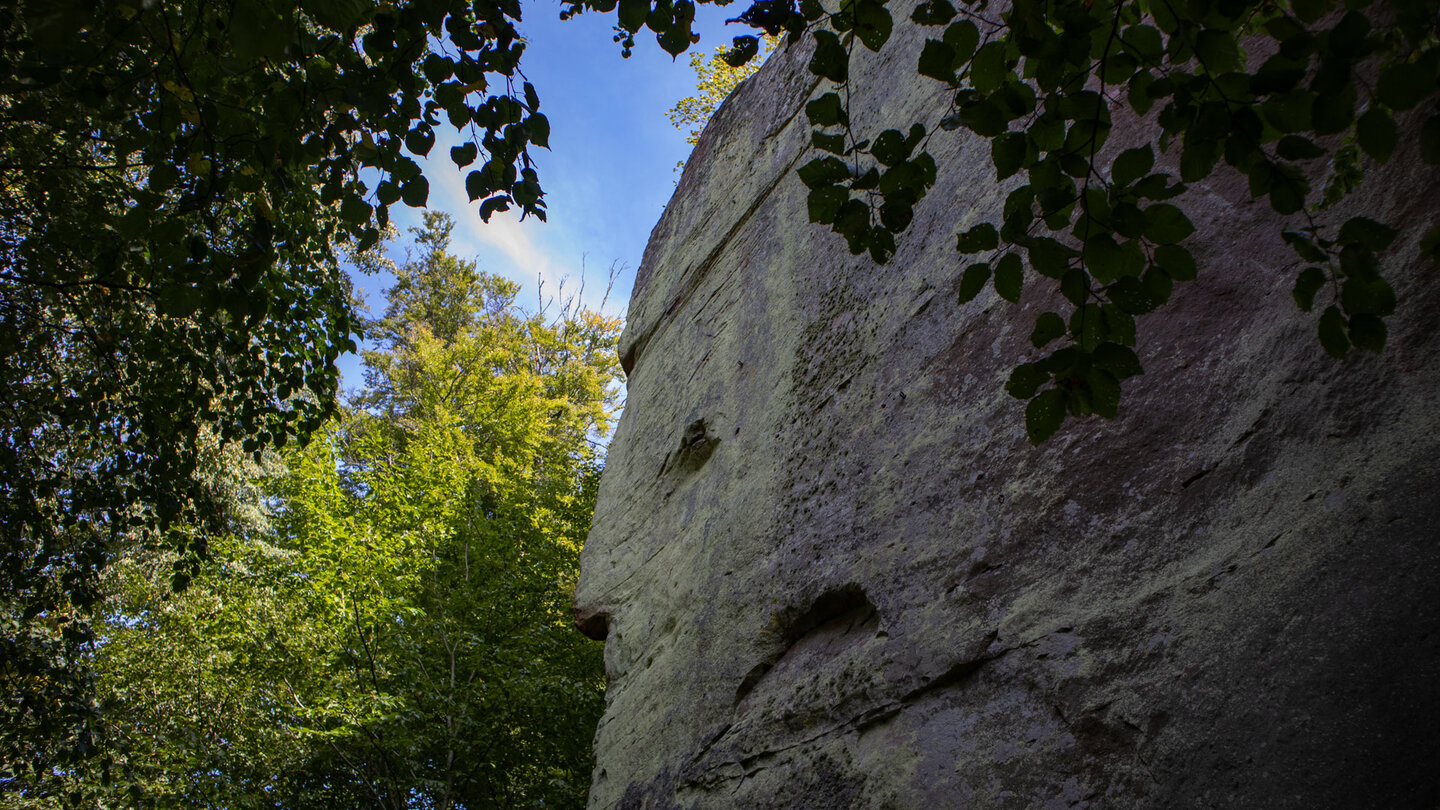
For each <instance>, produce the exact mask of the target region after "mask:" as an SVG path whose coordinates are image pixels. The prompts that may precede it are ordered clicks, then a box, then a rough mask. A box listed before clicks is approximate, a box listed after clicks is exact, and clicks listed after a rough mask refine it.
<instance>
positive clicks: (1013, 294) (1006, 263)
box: [995, 252, 1025, 304]
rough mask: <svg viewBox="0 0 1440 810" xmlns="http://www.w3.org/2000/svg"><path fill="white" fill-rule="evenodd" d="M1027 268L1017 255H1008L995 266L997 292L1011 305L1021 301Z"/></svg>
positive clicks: (1001, 258)
mask: <svg viewBox="0 0 1440 810" xmlns="http://www.w3.org/2000/svg"><path fill="white" fill-rule="evenodd" d="M1024 279H1025V266H1024V264H1023V263H1022V262H1021V261H1020V256H1019V255H1018V254H1016V253H1013V252H1012V253H1006V254H1005V255H1004V256H1001V257H1000V261H999V262H998V263H997V264H996V265H995V292H996V293H998V294H999V295H1000V297H1001V298H1004V299H1005V300H1006V301H1009V302H1010V303H1012V304H1013V303H1015V302H1017V301H1019V300H1020V292H1021V285H1022V283H1023V282H1024Z"/></svg>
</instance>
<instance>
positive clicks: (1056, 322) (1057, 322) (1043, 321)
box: [1030, 312, 1065, 349]
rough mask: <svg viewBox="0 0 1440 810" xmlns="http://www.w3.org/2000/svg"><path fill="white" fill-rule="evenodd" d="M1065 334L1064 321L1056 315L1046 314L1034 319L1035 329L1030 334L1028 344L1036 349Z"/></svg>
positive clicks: (1052, 313)
mask: <svg viewBox="0 0 1440 810" xmlns="http://www.w3.org/2000/svg"><path fill="white" fill-rule="evenodd" d="M1064 334H1065V320H1064V319H1063V318H1061V317H1060V316H1059V315H1058V314H1057V313H1054V312H1046V313H1044V314H1043V315H1041V316H1040V317H1039V318H1036V319H1035V329H1034V330H1033V331H1031V332H1030V343H1031V345H1033V346H1034V347H1035V348H1037V349H1042V348H1044V347H1045V345H1046V344H1048V343H1050V342H1051V341H1053V340H1055V339H1056V338H1058V337H1060V336H1061V335H1064Z"/></svg>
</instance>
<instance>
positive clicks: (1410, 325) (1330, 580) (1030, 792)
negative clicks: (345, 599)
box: [576, 17, 1440, 810]
mask: <svg viewBox="0 0 1440 810" xmlns="http://www.w3.org/2000/svg"><path fill="white" fill-rule="evenodd" d="M897 18H898V17H897ZM900 36H902V35H901V34H900V33H899V32H898V31H897V37H900ZM913 53H914V51H912V50H907V49H906V46H905V45H904V44H895V43H892V45H891V46H888V47H887V48H886V49H885V51H884V52H882V54H881V55H880V56H878V57H871V58H870V59H869V61H865V62H861V63H860V64H858V65H856V66H855V67H854V68H853V70H854V71H855V73H856V74H857V75H858V76H859V79H858V81H857V83H856V86H857V87H859V88H862V89H863V92H862V93H860V94H859V95H857V96H856V100H855V103H856V105H857V106H856V113H855V115H856V119H857V120H858V122H859V123H860V125H861V126H862V127H863V126H865V125H866V124H867V122H871V121H876V120H879V119H880V117H881V116H888V118H889V120H893V121H902V122H903V121H910V120H916V118H917V117H918V116H919V115H920V114H922V113H926V112H927V111H930V110H934V109H937V108H936V106H935V105H937V104H943V103H944V99H943V98H941V97H940V94H937V93H935V92H933V91H932V90H931V89H930V88H927V87H925V86H924V85H922V84H921V83H920V82H922V81H924V80H917V79H915V77H914V76H913V68H912V63H911V61H910V60H911V58H912V55H913ZM807 58H808V55H807V54H806V53H804V52H803V49H802V48H799V47H797V48H795V49H792V51H791V52H782V53H781V54H779V55H778V56H777V57H776V58H774V59H772V63H771V64H769V65H767V66H766V68H765V69H764V70H762V71H761V72H760V73H759V74H758V75H757V76H756V77H755V78H754V79H752V80H750V81H749V82H748V83H747V84H746V85H745V86H743V87H742V88H741V90H740V91H739V95H738V96H737V98H736V99H734V100H732V101H731V102H730V103H727V104H726V105H725V106H724V108H722V110H721V111H720V113H719V115H718V117H717V119H716V120H715V121H714V122H713V123H712V124H711V125H710V127H709V129H708V130H707V131H706V133H705V136H704V138H703V139H702V141H701V143H700V146H699V148H698V149H697V151H696V154H695V156H694V157H692V159H691V161H690V164H689V166H688V167H687V169H686V171H685V175H684V178H683V180H682V181H681V183H680V186H679V188H678V189H677V192H676V194H675V198H674V200H673V201H672V202H671V204H670V206H669V208H668V209H667V210H666V212H665V215H664V217H663V218H662V219H661V220H660V222H659V224H658V225H657V226H656V228H655V231H654V233H653V235H652V237H651V241H650V245H649V248H648V250H647V252H646V255H645V260H644V263H643V266H642V267H641V268H640V271H639V278H638V280H637V284H636V288H635V293H634V298H633V300H632V302H631V306H630V319H629V326H628V330H627V333H626V337H625V340H624V345H623V355H624V361H625V364H626V366H627V368H628V370H629V374H630V376H629V398H628V404H627V407H626V410H625V413H624V417H623V419H622V420H621V422H620V425H619V428H618V431H617V433H616V435H615V438H614V441H613V443H612V445H611V447H610V455H609V461H608V465H607V468H606V470H605V475H604V479H603V482H602V484H601V491H600V502H599V507H598V510H597V513H596V517H595V528H594V530H593V532H592V533H591V535H590V540H589V544H588V545H587V547H586V549H585V552H584V557H583V573H582V576H581V580H580V583H579V587H578V590H577V597H576V612H577V620H578V622H579V623H580V624H581V626H582V627H583V628H585V629H586V630H587V632H589V633H590V634H592V635H595V636H602V635H606V634H607V633H608V640H607V645H606V664H607V669H608V674H609V679H610V685H609V692H608V705H607V709H606V713H605V717H604V720H603V721H602V722H601V725H600V729H599V731H598V733H597V735H596V758H597V766H596V771H595V776H594V782H593V788H592V793H591V807H593V808H604V809H605V810H609V809H610V808H625V809H627V810H628V809H630V808H814V809H815V810H819V808H895V810H910V809H911V808H926V810H940V809H942V808H1052V807H1054V808H1061V807H1091V808H1161V807H1243V808H1262V807H1263V808H1292V807H1293V808H1422V807H1423V808H1434V807H1436V805H1437V803H1440V632H1437V630H1440V528H1437V527H1440V338H1437V335H1440V284H1437V283H1436V278H1437V274H1436V271H1435V270H1434V268H1432V267H1429V266H1426V265H1422V264H1421V262H1420V260H1419V259H1418V258H1417V256H1418V250H1417V244H1418V241H1419V235H1420V232H1421V231H1423V230H1424V228H1420V227H1418V223H1424V222H1428V220H1429V219H1430V218H1431V216H1432V215H1433V214H1434V211H1435V201H1436V200H1440V188H1437V178H1436V175H1435V173H1433V172H1430V171H1428V170H1417V169H1416V167H1417V166H1420V165H1421V164H1420V162H1419V160H1418V157H1417V156H1416V154H1415V149H1416V147H1415V145H1414V143H1413V141H1411V142H1410V143H1409V144H1407V145H1404V146H1402V150H1401V153H1400V154H1397V156H1396V157H1395V159H1394V160H1392V162H1391V163H1390V164H1389V166H1388V167H1386V168H1385V169H1384V170H1383V171H1377V172H1375V175H1374V178H1373V180H1372V181H1371V182H1370V183H1369V185H1367V186H1366V187H1365V188H1364V189H1362V190H1361V191H1359V192H1357V193H1356V194H1355V195H1353V196H1352V197H1351V198H1350V200H1349V201H1348V202H1347V203H1346V204H1345V209H1344V210H1341V211H1338V212H1334V213H1327V215H1326V216H1327V217H1330V216H1334V217H1335V219H1334V220H1333V221H1335V222H1338V221H1343V218H1345V217H1347V216H1349V215H1351V214H1353V213H1356V212H1364V213H1367V214H1368V215H1370V216H1373V217H1376V218H1383V219H1387V220H1388V221H1392V222H1394V221H1398V222H1406V223H1412V224H1417V227H1415V228H1411V229H1409V230H1408V231H1407V232H1405V233H1403V234H1402V236H1401V238H1400V239H1399V240H1397V246H1394V247H1392V250H1391V252H1390V253H1389V254H1388V255H1389V257H1390V258H1389V262H1390V264H1389V265H1388V266H1387V267H1386V273H1387V275H1388V276H1389V277H1390V278H1391V279H1392V280H1393V281H1394V283H1395V286H1396V288H1397V291H1398V292H1399V294H1400V296H1401V300H1402V303H1401V307H1400V310H1399V312H1398V313H1397V314H1396V315H1395V317H1394V318H1393V319H1392V321H1391V324H1392V326H1391V329H1392V334H1391V336H1390V343H1389V346H1388V347H1387V349H1386V351H1385V353H1384V354H1383V355H1381V356H1379V357H1376V356H1374V355H1364V354H1361V355H1356V356H1353V357H1352V358H1351V359H1349V360H1348V361H1346V362H1343V363H1341V362H1336V361H1334V360H1332V359H1330V358H1328V357H1326V356H1325V355H1324V354H1323V353H1322V352H1321V350H1320V348H1319V346H1318V343H1317V341H1316V340H1315V337H1314V334H1315V333H1314V329H1315V327H1314V315H1313V314H1312V315H1306V314H1304V313H1301V312H1299V311H1298V310H1297V309H1296V307H1295V305H1294V303H1293V301H1292V299H1291V296H1290V286H1291V284H1292V281H1293V278H1294V276H1295V274H1296V272H1298V269H1299V266H1298V265H1297V264H1296V259H1295V257H1294V255H1293V254H1292V253H1291V252H1290V251H1289V249H1288V248H1286V247H1285V246H1284V245H1283V244H1282V243H1281V241H1280V237H1279V231H1280V228H1281V227H1282V222H1281V221H1280V220H1278V219H1277V218H1275V217H1274V216H1273V215H1272V214H1271V213H1270V212H1269V210H1268V208H1267V207H1266V206H1265V205H1264V204H1263V203H1260V204H1256V203H1252V202H1250V201H1249V199H1248V194H1247V193H1246V191H1245V188H1244V186H1243V184H1242V183H1240V182H1236V181H1235V180H1234V178H1227V177H1224V176H1221V175H1220V174H1217V176H1216V179H1215V180H1214V181H1213V182H1211V183H1210V184H1209V185H1206V186H1197V187H1193V188H1192V191H1191V192H1190V194H1189V196H1188V200H1187V201H1186V204H1187V205H1188V206H1190V209H1191V210H1192V211H1193V212H1195V215H1196V216H1195V219H1196V224H1197V225H1198V226H1199V227H1200V232H1199V233H1197V235H1196V236H1194V237H1192V238H1191V240H1190V241H1189V243H1188V244H1189V245H1190V246H1191V247H1192V249H1193V250H1194V251H1195V252H1196V255H1197V257H1198V258H1200V260H1201V277H1200V280H1199V281H1197V282H1195V283H1192V284H1188V285H1182V286H1181V287H1180V288H1179V289H1178V290H1177V299H1176V300H1175V301H1174V302H1172V304H1171V306H1169V307H1167V308H1165V309H1164V310H1162V311H1161V312H1160V313H1158V314H1155V315H1152V316H1149V317H1147V318H1142V319H1141V321H1140V340H1141V349H1140V351H1141V359H1142V361H1143V362H1144V365H1145V369H1146V374H1145V375H1144V376H1142V377H1138V378H1135V379H1133V380H1130V381H1127V382H1126V383H1125V400H1124V402H1123V403H1122V405H1121V414H1120V417H1119V418H1118V419H1115V420H1113V421H1103V420H1098V419H1092V420H1084V421H1080V422H1074V421H1072V422H1068V423H1067V425H1066V426H1065V427H1064V428H1063V429H1062V431H1061V433H1060V434H1058V435H1057V436H1056V437H1055V438H1053V439H1051V440H1050V441H1049V442H1048V443H1047V444H1045V445H1044V446H1043V447H1041V448H1039V449H1032V448H1031V447H1030V446H1029V444H1028V442H1027V441H1026V439H1025V437H1024V429H1023V419H1022V405H1021V403H1019V402H1017V401H1016V400H1013V399H1010V398H1009V397H1007V396H1006V395H1005V393H1004V392H1003V383H1004V381H1005V378H1006V376H1007V374H1008V372H1009V369H1010V368H1012V367H1013V366H1014V365H1015V364H1017V363H1018V362H1021V361H1022V359H1023V358H1025V356H1026V353H1027V351H1032V352H1033V349H1030V347H1029V343H1028V341H1027V336H1028V334H1029V330H1030V328H1031V326H1032V324H1033V319H1034V316H1035V314H1036V313H1038V312H1041V311H1044V309H1042V307H1046V308H1048V307H1047V301H1046V300H1045V299H1043V298H1042V297H1041V295H1040V292H1041V291H1039V290H1030V291H1029V292H1027V294H1026V297H1025V298H1024V299H1022V305H1021V306H1018V307H1017V306H1011V305H1008V304H1005V303H1004V302H1002V301H999V300H998V299H996V298H994V297H993V294H990V293H986V294H985V295H982V296H981V298H980V299H978V300H977V301H975V302H972V303H970V304H967V305H964V306H960V305H957V303H956V295H955V284H956V281H957V279H958V278H959V275H960V273H961V271H962V270H963V266H964V262H963V261H962V259H961V257H959V256H958V255H957V254H956V253H955V252H954V237H953V234H954V233H955V231H956V230H957V225H958V226H959V227H962V228H963V227H968V226H969V225H970V224H973V223H974V222H977V221H980V220H981V219H984V218H989V217H991V216H993V213H992V212H994V211H996V210H998V206H999V201H1000V200H1001V199H1003V194H1004V192H1005V191H1006V189H1004V188H1000V187H997V186H996V184H995V183H994V180H993V178H994V174H993V171H992V170H991V168H990V166H989V156H988V147H987V144H985V143H984V142H978V143H977V142H976V141H974V140H967V139H965V138H959V137H946V138H938V139H936V140H935V141H934V142H933V143H932V144H931V146H930V150H931V152H932V154H934V155H935V157H936V159H937V162H938V163H939V165H940V180H939V182H938V184H937V185H936V187H935V189H934V190H933V191H932V195H931V197H930V198H928V199H927V200H926V201H924V202H923V203H922V204H921V205H920V206H919V208H918V209H917V216H916V221H915V223H914V224H913V225H912V226H911V230H910V231H909V232H907V233H906V234H905V235H904V237H903V238H902V239H901V242H900V251H899V253H898V255H897V256H896V257H895V259H894V260H893V261H892V263H891V264H890V265H889V266H886V267H878V266H876V265H874V264H873V263H871V262H870V261H869V260H868V259H866V258H864V257H852V256H850V255H849V253H848V252H847V251H846V250H845V247H844V244H843V241H842V240H841V239H839V238H838V237H836V236H834V235H833V234H830V233H828V232H827V231H825V230H824V229H822V228H819V227H815V226H811V225H809V224H808V223H807V221H806V210H805V189H804V187H803V186H802V185H801V184H800V183H799V182H798V181H797V180H796V178H795V176H794V170H795V168H796V167H797V166H798V165H800V164H801V163H803V162H804V161H805V160H808V159H809V157H808V155H809V152H808V147H807V141H808V126H807V124H806V121H805V116H804V114H803V110H802V107H803V105H804V102H805V101H806V100H807V98H809V97H810V95H811V94H812V93H814V92H816V88H815V85H814V83H813V80H812V79H811V78H810V77H809V75H808V74H807V73H806V71H805V69H804V65H805V62H806V59H807ZM932 87H933V85H932ZM907 116H909V117H907ZM931 120H933V117H932V118H931ZM1407 150H1408V151H1407ZM987 296H988V297H987Z"/></svg>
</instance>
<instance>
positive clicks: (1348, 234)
mask: <svg viewBox="0 0 1440 810" xmlns="http://www.w3.org/2000/svg"><path fill="white" fill-rule="evenodd" d="M1395 233H1396V232H1395V229H1394V228H1392V227H1390V226H1389V225H1386V224H1384V223H1381V222H1376V221H1375V220H1373V219H1370V218H1369V217H1351V218H1350V219H1347V220H1345V224H1344V225H1341V226H1340V235H1339V242H1340V244H1342V245H1343V244H1346V243H1350V242H1357V243H1359V244H1362V245H1364V246H1365V247H1368V248H1370V249H1371V250H1374V251H1381V250H1384V249H1385V248H1387V247H1390V243H1391V242H1393V241H1395Z"/></svg>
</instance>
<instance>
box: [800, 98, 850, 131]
mask: <svg viewBox="0 0 1440 810" xmlns="http://www.w3.org/2000/svg"><path fill="white" fill-rule="evenodd" d="M805 117H806V118H807V119H809V121H810V123H811V124H812V125H814V126H817V127H833V126H836V125H838V124H843V123H846V122H847V121H848V120H849V119H848V117H847V116H846V115H845V105H844V104H843V103H842V102H841V101H840V96H839V94H837V93H826V94H825V95H823V96H820V97H819V98H816V99H811V100H810V102H809V103H807V104H806V105H805Z"/></svg>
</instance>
